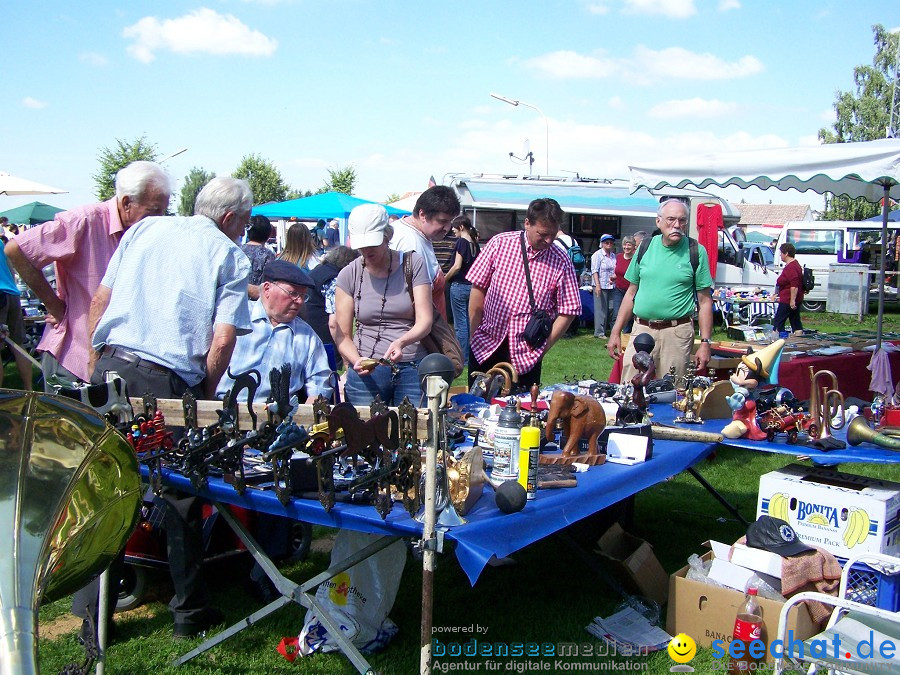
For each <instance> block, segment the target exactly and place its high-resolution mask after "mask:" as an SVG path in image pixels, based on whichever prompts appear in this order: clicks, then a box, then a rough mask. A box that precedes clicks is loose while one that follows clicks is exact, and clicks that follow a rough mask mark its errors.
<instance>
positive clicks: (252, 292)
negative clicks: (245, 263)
mask: <svg viewBox="0 0 900 675" xmlns="http://www.w3.org/2000/svg"><path fill="white" fill-rule="evenodd" d="M271 236H272V223H271V222H270V221H269V219H268V218H266V217H265V216H259V215H257V216H252V217H251V218H250V225H248V226H247V241H246V243H245V244H244V245H243V246H241V250H242V251H243V252H244V253H246V254H247V258H249V259H250V268H251V270H250V279H249V280H248V281H247V294H248V295H249V296H250V299H251V300H256V299H257V298H258V297H259V285H260V283H262V275H263V268H264V267H265V266H266V264H267V263H269V261H271V260H274V259H275V252H274V251H271V250H269V247H268V246H266V242H267V241H269V237H271Z"/></svg>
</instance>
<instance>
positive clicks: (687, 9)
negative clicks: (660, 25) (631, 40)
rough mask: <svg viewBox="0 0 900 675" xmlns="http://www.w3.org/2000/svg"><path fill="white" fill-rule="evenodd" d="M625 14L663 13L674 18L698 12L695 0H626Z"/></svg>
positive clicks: (681, 17) (623, 9)
mask: <svg viewBox="0 0 900 675" xmlns="http://www.w3.org/2000/svg"><path fill="white" fill-rule="evenodd" d="M622 12H623V13H624V14H662V15H663V16H668V17H670V18H672V19H686V18H688V17H689V16H693V15H694V14H696V13H697V8H696V7H694V0H625V7H623V8H622Z"/></svg>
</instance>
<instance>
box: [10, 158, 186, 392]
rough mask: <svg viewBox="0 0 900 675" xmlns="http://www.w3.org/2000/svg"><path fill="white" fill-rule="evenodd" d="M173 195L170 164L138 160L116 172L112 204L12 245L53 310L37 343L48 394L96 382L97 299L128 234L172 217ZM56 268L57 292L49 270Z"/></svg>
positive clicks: (67, 217)
mask: <svg viewBox="0 0 900 675" xmlns="http://www.w3.org/2000/svg"><path fill="white" fill-rule="evenodd" d="M171 194H172V182H171V179H170V178H169V176H168V175H167V174H166V172H165V171H163V169H162V167H160V166H159V165H158V164H154V163H153V162H144V161H138V162H132V163H131V164H129V165H128V166H126V167H124V168H122V169H120V170H119V172H118V173H117V174H116V196H115V197H113V198H112V199H110V200H108V201H105V202H100V203H99V204H89V205H87V206H81V207H79V208H77V209H72V210H71V211H63V212H61V213H57V214H56V216H55V217H54V219H53V220H51V221H50V222H47V223H44V224H42V225H38V226H36V227H32V228H31V229H28V230H25V231H24V232H22V234H20V235H18V236H17V237H16V238H15V239H12V240H11V241H10V242H9V245H8V246H7V247H6V257H7V258H8V259H9V262H10V263H12V266H13V267H15V268H16V271H17V272H18V273H19V276H20V277H21V278H22V281H24V282H25V283H26V284H28V287H29V288H31V290H32V291H34V294H35V295H36V296H37V297H38V298H39V299H40V301H41V302H42V303H44V306H45V307H46V308H47V325H46V327H45V328H44V336H43V337H42V338H41V341H40V342H39V343H38V346H37V348H38V351H40V352H42V355H41V367H42V370H43V373H44V387H45V389H46V390H47V391H53V388H52V383H54V382H59V383H60V384H65V385H75V384H77V383H78V382H87V381H89V380H90V379H91V371H90V369H89V368H88V361H89V360H90V349H91V340H90V334H89V332H88V321H87V319H88V311H89V309H90V305H91V298H92V297H93V295H94V292H95V291H96V290H97V286H98V285H99V284H100V279H101V278H102V277H103V274H104V273H105V272H106V266H107V264H108V263H109V260H110V258H112V256H113V253H114V252H115V250H116V247H117V246H118V245H119V240H120V239H122V237H123V234H124V233H125V232H127V231H128V230H129V229H130V228H131V226H132V225H134V224H135V223H137V222H138V221H139V220H141V219H142V218H145V217H147V216H161V215H163V214H165V212H166V209H167V208H168V206H169V198H170V196H171ZM50 264H53V265H54V266H55V269H56V290H54V289H53V287H52V286H50V283H49V282H48V281H47V279H46V278H45V277H44V274H43V271H42V270H43V268H44V267H45V266H47V265H50ZM163 278H164V277H160V280H162V279H163ZM137 395H139V394H137Z"/></svg>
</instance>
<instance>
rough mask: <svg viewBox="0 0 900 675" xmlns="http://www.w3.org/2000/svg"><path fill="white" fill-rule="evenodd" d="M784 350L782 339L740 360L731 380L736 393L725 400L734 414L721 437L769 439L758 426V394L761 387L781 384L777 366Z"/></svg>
mask: <svg viewBox="0 0 900 675" xmlns="http://www.w3.org/2000/svg"><path fill="white" fill-rule="evenodd" d="M783 348H784V340H783V339H779V340H776V341H775V342H773V343H772V344H770V345H769V346H768V347H766V348H764V349H761V350H760V351H758V352H750V353H748V354H745V355H744V356H742V357H741V363H740V364H739V365H738V367H737V370H735V372H734V375H732V376H731V378H729V379H730V380H731V386H732V387H733V388H734V394H732V395H731V396H728V397H727V398H726V400H727V401H728V405H729V407H730V408H731V409H732V410H733V411H734V412H733V414H732V417H731V422H730V423H729V424H728V425H727V426H726V427H725V428H724V429H722V435H723V436H725V437H726V438H749V439H750V440H751V441H763V440H765V439H766V432H765V431H763V430H762V429H760V428H759V425H758V424H757V423H756V394H757V389H758V388H759V386H760V385H761V384H765V383H768V382H771V383H772V384H777V383H778V364H779V363H780V360H781V350H782V349H783Z"/></svg>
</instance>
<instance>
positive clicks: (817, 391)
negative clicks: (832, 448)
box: [807, 366, 844, 438]
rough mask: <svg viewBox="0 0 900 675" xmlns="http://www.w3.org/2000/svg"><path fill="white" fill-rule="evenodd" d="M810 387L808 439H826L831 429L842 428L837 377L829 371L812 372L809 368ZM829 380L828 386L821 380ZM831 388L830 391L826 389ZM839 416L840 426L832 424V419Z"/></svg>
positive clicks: (842, 405)
mask: <svg viewBox="0 0 900 675" xmlns="http://www.w3.org/2000/svg"><path fill="white" fill-rule="evenodd" d="M809 377H810V382H811V387H810V391H809V427H808V428H807V431H808V433H809V437H810V438H828V437H830V436H831V432H830V430H831V429H840V428H842V427H843V426H844V395H843V394H842V393H841V392H839V391H838V390H837V375H835V374H834V373H833V372H831V371H830V370H820V371H818V372H814V370H813V367H812V366H810V367H809ZM825 379H830V384H825V383H824V382H823V380H825ZM829 386H830V387H831V388H830V389H829V388H828V387H829ZM838 414H840V417H841V421H840V424H834V423H832V421H831V420H832V418H833V417H836V416H837V415H838Z"/></svg>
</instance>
